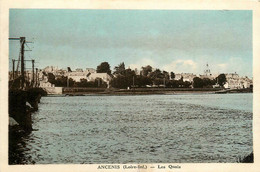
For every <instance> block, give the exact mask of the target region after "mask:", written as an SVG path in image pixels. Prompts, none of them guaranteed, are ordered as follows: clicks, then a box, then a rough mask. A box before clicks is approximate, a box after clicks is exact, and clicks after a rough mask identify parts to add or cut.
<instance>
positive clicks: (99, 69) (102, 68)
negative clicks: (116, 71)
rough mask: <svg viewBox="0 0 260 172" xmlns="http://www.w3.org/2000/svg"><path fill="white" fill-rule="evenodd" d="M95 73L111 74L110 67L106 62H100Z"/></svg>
mask: <svg viewBox="0 0 260 172" xmlns="http://www.w3.org/2000/svg"><path fill="white" fill-rule="evenodd" d="M97 73H107V74H111V70H110V65H109V64H108V62H102V63H101V64H100V65H98V66H97Z"/></svg>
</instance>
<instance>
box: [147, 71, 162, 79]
mask: <svg viewBox="0 0 260 172" xmlns="http://www.w3.org/2000/svg"><path fill="white" fill-rule="evenodd" d="M148 76H149V77H151V78H152V79H153V80H154V79H156V78H161V79H162V78H164V74H163V73H162V72H161V70H160V69H156V70H155V71H153V72H151V73H149V75H148Z"/></svg>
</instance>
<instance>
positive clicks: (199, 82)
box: [193, 77, 216, 88]
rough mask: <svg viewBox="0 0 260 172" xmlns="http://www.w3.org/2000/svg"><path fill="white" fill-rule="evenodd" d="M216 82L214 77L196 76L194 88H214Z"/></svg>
mask: <svg viewBox="0 0 260 172" xmlns="http://www.w3.org/2000/svg"><path fill="white" fill-rule="evenodd" d="M215 84H216V80H215V79H213V80H211V79H209V78H203V79H201V78H199V77H195V78H193V87H194V88H212V87H213V85H215Z"/></svg>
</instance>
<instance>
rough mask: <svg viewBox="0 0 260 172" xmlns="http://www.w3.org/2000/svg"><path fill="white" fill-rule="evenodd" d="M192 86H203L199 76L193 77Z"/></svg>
mask: <svg viewBox="0 0 260 172" xmlns="http://www.w3.org/2000/svg"><path fill="white" fill-rule="evenodd" d="M193 87H194V88H203V80H202V79H201V78H199V77H195V78H193Z"/></svg>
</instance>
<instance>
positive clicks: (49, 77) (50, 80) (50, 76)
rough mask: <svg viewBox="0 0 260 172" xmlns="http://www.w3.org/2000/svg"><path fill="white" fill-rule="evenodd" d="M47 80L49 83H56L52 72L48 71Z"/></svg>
mask: <svg viewBox="0 0 260 172" xmlns="http://www.w3.org/2000/svg"><path fill="white" fill-rule="evenodd" d="M47 76H48V81H49V82H50V83H51V84H55V83H56V80H55V76H54V75H53V73H48V75H47Z"/></svg>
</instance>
